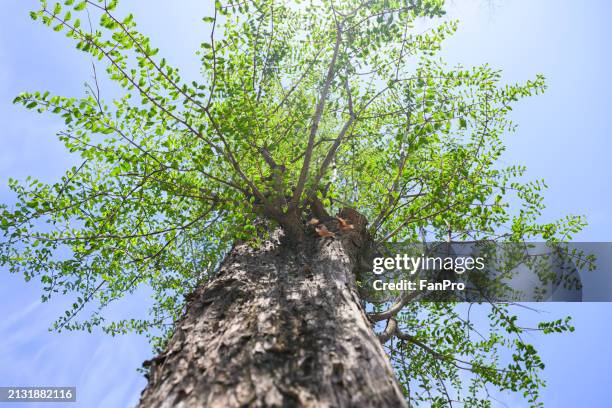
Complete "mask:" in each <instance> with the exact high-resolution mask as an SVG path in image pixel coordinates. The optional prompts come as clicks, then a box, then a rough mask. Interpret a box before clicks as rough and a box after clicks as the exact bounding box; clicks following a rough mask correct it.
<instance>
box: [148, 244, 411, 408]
mask: <svg viewBox="0 0 612 408" xmlns="http://www.w3.org/2000/svg"><path fill="white" fill-rule="evenodd" d="M354 235H356V234H354ZM359 246H360V244H359V240H358V239H355V237H351V236H350V234H344V235H339V237H338V238H337V239H329V238H328V239H322V238H316V239H315V238H312V239H311V240H309V241H308V242H307V243H306V244H304V245H302V246H301V247H300V249H296V248H295V247H293V248H292V247H291V246H285V245H281V244H280V243H279V242H278V241H275V240H271V241H270V242H267V243H265V245H263V246H261V247H259V248H257V249H254V248H252V247H250V246H249V245H248V244H241V245H238V246H236V247H235V248H234V249H233V250H232V252H231V253H230V254H229V255H228V257H227V258H226V260H225V261H224V263H223V265H222V267H221V268H220V270H219V273H218V275H217V276H216V277H215V278H214V279H213V280H211V281H210V282H209V283H207V284H206V285H203V286H202V287H201V288H199V289H198V290H197V291H196V292H195V293H194V295H193V297H192V298H191V300H190V302H189V304H188V307H187V312H186V314H185V316H184V317H183V319H182V320H181V321H180V322H179V323H178V324H177V329H176V332H175V334H174V336H173V337H172V339H171V341H170V342H169V345H168V348H167V350H166V351H165V352H164V353H163V354H162V355H160V356H158V357H157V358H156V359H154V361H153V362H152V363H151V369H150V374H149V384H148V386H147V388H146V389H145V390H144V391H143V393H142V396H141V401H140V407H179V408H180V407H402V406H405V402H404V398H403V396H402V393H401V390H400V388H399V385H398V383H397V381H396V380H395V377H394V375H393V373H392V369H391V366H390V364H389V362H388V360H387V357H386V355H385V353H384V351H383V349H382V347H381V345H380V343H379V341H378V339H377V338H376V336H375V335H374V333H373V332H372V330H371V328H370V323H369V322H368V320H367V318H366V316H365V313H364V310H363V309H362V307H361V306H360V303H359V299H358V297H357V293H356V291H355V283H354V275H353V268H354V265H355V262H356V255H357V254H358V251H359Z"/></svg>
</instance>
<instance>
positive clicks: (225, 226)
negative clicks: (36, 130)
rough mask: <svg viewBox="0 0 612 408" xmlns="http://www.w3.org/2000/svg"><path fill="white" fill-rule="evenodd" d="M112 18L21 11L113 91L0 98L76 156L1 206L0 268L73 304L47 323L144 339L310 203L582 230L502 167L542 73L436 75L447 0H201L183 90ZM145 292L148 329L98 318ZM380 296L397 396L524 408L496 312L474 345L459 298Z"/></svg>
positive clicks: (528, 375) (120, 19)
mask: <svg viewBox="0 0 612 408" xmlns="http://www.w3.org/2000/svg"><path fill="white" fill-rule="evenodd" d="M116 6H117V1H115V0H111V1H103V0H85V1H74V0H67V1H65V3H63V4H60V3H50V2H47V1H46V0H42V1H41V7H40V9H39V10H38V11H34V12H32V13H31V17H32V18H33V19H34V20H38V21H40V22H42V23H43V24H45V25H47V26H49V27H51V28H52V29H53V30H54V31H58V32H64V33H65V34H66V36H68V37H70V38H72V39H74V41H75V42H76V47H77V48H78V49H79V50H81V51H83V52H84V53H86V54H89V56H90V57H92V58H93V59H94V60H95V61H96V65H98V66H99V65H102V66H103V67H104V68H105V70H106V76H107V77H108V79H110V80H112V81H115V82H116V83H117V84H118V85H119V86H120V87H121V89H122V90H123V93H122V95H121V96H120V97H118V98H115V99H113V100H110V101H106V100H102V99H101V97H100V91H99V83H98V79H97V78H95V79H94V81H93V82H92V83H90V84H88V86H87V88H86V92H85V95H84V96H81V97H65V96H55V95H50V94H49V93H48V92H44V93H42V92H33V93H23V94H21V95H19V96H18V97H17V98H16V99H15V102H16V103H19V104H22V105H24V106H25V107H26V108H28V109H33V110H36V111H38V112H41V113H42V112H51V113H54V114H57V115H60V116H61V117H63V118H64V119H65V123H66V126H65V129H63V130H62V131H61V132H59V134H58V136H59V139H60V140H61V141H62V142H63V143H64V145H65V146H66V148H67V149H68V150H69V151H70V152H71V153H73V154H75V155H78V156H79V157H80V158H81V160H82V161H81V164H80V165H79V166H75V167H73V168H72V169H70V170H68V171H67V172H66V174H65V176H64V177H62V179H61V180H59V181H58V182H57V183H54V184H45V183H41V182H39V181H37V180H35V179H30V178H29V179H28V180H26V181H25V182H23V183H22V182H18V181H16V180H11V181H10V188H11V189H12V190H14V192H15V193H16V195H17V198H18V201H17V204H16V205H15V206H14V208H8V207H6V206H4V207H2V208H1V209H0V210H1V211H2V213H1V214H2V216H1V222H0V230H1V231H2V233H3V235H4V238H5V239H4V240H3V241H2V242H1V243H0V264H2V265H8V267H9V268H10V270H11V271H12V272H18V273H22V274H23V275H24V276H25V278H26V280H30V279H32V278H36V279H39V280H40V281H41V282H42V284H43V286H44V288H43V289H44V294H43V300H45V301H46V300H48V299H49V298H50V297H51V296H53V295H55V294H57V293H60V294H64V295H69V296H71V297H74V304H73V307H72V308H71V309H70V310H68V311H66V314H65V315H64V316H61V317H60V318H59V319H58V320H57V321H56V322H55V323H54V328H55V329H58V330H61V329H85V330H90V331H91V330H92V328H94V327H96V326H101V327H102V329H103V330H105V331H107V332H109V333H111V334H117V333H125V332H127V331H132V330H133V331H136V332H139V333H148V334H149V335H150V336H152V339H153V341H154V344H155V345H156V346H158V347H160V346H162V345H163V340H164V339H165V338H167V336H168V334H169V333H171V332H172V325H173V323H174V322H175V321H176V319H177V318H178V317H179V316H180V314H181V311H182V308H183V306H184V296H185V295H186V294H188V293H189V292H191V291H192V290H193V289H194V288H195V287H196V286H197V285H199V284H201V283H202V282H205V281H206V280H207V279H208V278H209V277H210V276H211V274H212V273H213V271H214V269H215V267H216V265H218V263H219V262H220V260H221V259H222V257H223V255H224V254H225V253H226V251H227V250H228V248H229V246H230V245H231V244H232V242H234V241H235V240H237V239H244V238H248V237H250V236H252V235H253V232H254V231H255V228H256V227H255V225H254V224H255V220H257V219H258V218H261V217H264V218H267V219H269V220H271V221H272V222H275V223H278V224H279V225H281V226H283V227H285V229H286V230H287V231H288V232H289V233H290V234H292V235H294V236H295V237H296V239H299V238H300V234H302V233H303V231H302V227H301V226H302V225H303V220H304V217H306V215H307V213H308V211H309V205H310V204H311V203H312V202H313V201H315V200H316V201H318V202H320V203H321V204H323V206H324V207H326V209H327V210H328V211H329V212H330V213H334V212H335V211H337V210H338V209H339V208H340V207H343V206H350V207H354V208H356V209H358V210H359V211H360V212H362V213H363V214H365V215H366V216H367V217H368V219H369V220H370V224H369V225H370V230H371V233H372V236H373V237H374V239H376V240H378V241H414V240H418V239H419V238H420V237H421V235H422V234H424V233H426V234H427V235H428V236H429V237H431V238H433V239H441V238H446V237H448V236H451V235H452V237H453V239H456V240H465V239H470V240H479V239H506V240H510V241H518V240H525V239H534V238H541V239H543V240H548V241H550V240H558V239H567V238H569V237H570V236H571V234H572V233H574V232H576V231H578V230H579V229H580V227H581V226H582V225H583V220H582V219H581V218H579V217H568V218H566V219H564V220H561V221H558V222H553V223H545V224H542V223H538V222H537V217H538V215H539V214H540V211H541V210H542V209H543V203H542V197H541V195H540V191H541V190H542V188H543V187H545V185H544V183H543V182H542V181H535V182H522V181H520V180H521V179H522V178H521V176H522V175H523V173H524V170H525V169H524V168H523V167H521V166H510V167H506V168H504V167H501V166H500V165H499V164H498V163H497V159H498V158H499V157H500V155H501V154H502V152H503V151H504V146H503V144H502V137H503V136H504V135H507V134H508V133H510V132H511V131H513V130H514V125H513V124H512V122H511V121H510V120H509V118H508V113H509V112H510V111H511V106H512V104H513V103H514V102H516V101H517V100H519V99H520V98H523V97H525V96H530V95H533V94H537V93H539V92H542V91H543V90H544V88H545V84H544V79H543V77H542V76H536V77H535V79H533V80H531V81H527V82H526V83H524V84H514V85H506V84H502V83H501V73H500V71H498V70H495V69H493V68H491V67H490V66H488V65H484V66H479V67H474V68H464V67H461V66H456V67H449V66H447V65H445V64H444V62H443V61H442V60H441V59H440V58H439V57H438V56H437V53H438V51H439V50H440V47H441V44H442V42H443V40H444V39H445V38H446V37H448V36H449V35H452V34H453V32H454V31H455V30H456V28H457V23H456V22H443V23H440V24H439V25H437V26H435V27H434V28H431V29H429V30H426V31H424V32H421V31H422V30H419V29H417V28H416V26H417V25H418V24H420V21H422V20H425V19H435V18H437V17H441V16H442V15H443V14H444V11H443V2H442V1H441V0H368V1H366V0H361V1H354V0H351V1H349V0H335V1H330V0H312V1H281V0H247V1H234V0H229V1H228V2H227V3H222V2H220V1H218V0H217V1H216V2H215V5H214V12H213V13H212V15H211V16H206V17H204V18H203V23H202V24H203V25H204V26H205V27H206V29H208V31H209V33H210V35H209V36H207V37H206V38H205V39H204V42H202V44H201V46H200V49H199V50H198V55H199V57H200V59H201V66H202V71H201V74H202V75H201V76H202V77H201V79H200V80H199V81H197V82H192V83H185V82H184V81H183V80H182V79H181V76H180V72H179V70H178V69H177V68H176V67H174V66H172V65H171V64H170V62H169V61H167V60H166V59H164V58H163V57H161V56H159V55H158V49H157V48H155V47H154V46H153V45H152V44H151V42H150V40H149V39H148V38H147V37H146V36H145V35H143V34H142V33H140V32H139V31H138V30H137V28H136V23H135V20H134V17H133V16H132V15H131V14H129V15H127V16H120V15H118V13H117V12H116V10H115V9H116ZM88 16H89V17H90V18H91V21H96V20H97V22H98V23H97V25H96V26H95V27H89V26H88V24H86V23H83V21H86V22H87V21H89V20H88ZM168 23H169V24H171V23H172V22H168ZM139 287H147V288H150V291H151V293H152V298H153V305H152V308H151V311H150V316H149V318H147V319H130V318H129V317H127V318H126V319H125V320H121V321H113V322H109V321H107V320H106V319H105V318H104V316H103V314H102V311H103V310H104V308H105V307H106V306H108V305H109V304H111V303H112V302H114V301H116V300H118V299H120V298H122V297H123V296H125V295H126V294H129V293H133V292H134V291H135V290H136V289H137V288H139ZM385 306H388V305H385V304H380V305H373V306H372V307H373V308H374V309H375V310H376V311H378V312H381V314H379V316H378V317H380V316H382V318H380V319H379V320H381V321H382V320H386V321H387V327H389V325H396V326H397V327H396V329H395V330H394V331H393V333H392V334H393V335H394V336H393V338H392V339H391V340H389V342H388V343H387V347H388V350H389V353H390V355H391V357H392V359H393V361H394V365H395V366H396V369H397V371H398V375H399V377H400V379H401V380H402V382H403V384H404V387H405V392H406V395H407V398H409V400H410V402H411V403H412V404H414V405H418V404H419V403H425V404H433V405H439V406H443V405H446V404H448V402H449V401H451V400H460V401H462V402H463V403H466V404H468V405H487V402H486V401H487V396H486V395H485V394H483V393H484V392H485V391H483V390H486V385H487V384H494V385H496V386H497V387H498V388H499V389H502V390H503V389H510V390H522V391H523V392H524V393H525V396H527V397H528V400H529V401H530V402H531V403H532V404H534V405H536V404H537V391H538V388H539V387H540V386H541V385H542V384H543V381H542V380H541V379H540V378H539V377H538V375H537V374H538V370H540V369H542V368H543V364H542V362H541V361H540V359H539V357H538V356H537V353H536V352H535V350H534V349H533V347H532V346H530V345H528V344H526V343H524V342H523V341H522V339H521V336H520V335H521V333H522V332H523V331H524V329H523V328H521V327H519V326H518V324H517V323H516V317H515V316H512V315H511V314H510V312H509V308H510V306H507V305H506V306H504V305H488V306H487V305H483V306H482V307H483V308H484V307H488V308H489V319H488V320H489V321H490V325H489V328H488V329H486V330H485V331H483V332H480V337H479V338H478V339H477V340H475V339H474V338H473V337H470V333H472V336H473V332H474V330H476V329H475V327H474V323H473V322H471V321H470V320H469V312H468V318H467V319H466V318H464V317H462V314H461V313H460V312H461V306H455V305H452V304H419V303H407V304H401V305H400V306H402V307H401V308H400V310H401V311H400V312H399V313H398V312H397V311H395V312H394V313H386V314H385V313H384V312H382V311H383V309H384V307H385ZM84 311H86V312H87V313H88V314H89V316H85V319H83V320H78V318H80V317H81V315H82V314H83V312H84ZM464 311H465V310H464ZM77 316H78V318H77ZM377 327H378V326H377ZM570 328H571V327H570V326H569V325H568V323H567V321H556V322H551V323H543V325H542V326H540V327H539V330H541V331H545V332H552V331H563V330H567V329H570ZM408 333H410V334H408ZM500 350H506V351H500ZM504 356H505V357H508V356H510V357H509V361H504ZM466 376H467V377H466ZM465 384H469V385H467V386H466V385H465ZM449 390H450V391H449ZM462 390H463V391H462Z"/></svg>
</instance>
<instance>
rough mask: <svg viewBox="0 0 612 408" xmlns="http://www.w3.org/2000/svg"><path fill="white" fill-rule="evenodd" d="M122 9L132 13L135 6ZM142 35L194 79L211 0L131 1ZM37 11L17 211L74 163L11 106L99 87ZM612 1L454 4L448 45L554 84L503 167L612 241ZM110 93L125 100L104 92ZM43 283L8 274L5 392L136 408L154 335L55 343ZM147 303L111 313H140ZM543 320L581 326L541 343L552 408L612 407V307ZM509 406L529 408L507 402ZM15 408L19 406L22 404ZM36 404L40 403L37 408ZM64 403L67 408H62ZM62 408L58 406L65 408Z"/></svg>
mask: <svg viewBox="0 0 612 408" xmlns="http://www.w3.org/2000/svg"><path fill="white" fill-rule="evenodd" d="M123 3H125V4H123V5H122V7H123V9H122V10H125V9H127V7H128V6H127V3H128V2H127V1H124V2H123ZM129 3H130V5H129V8H130V11H134V12H135V14H136V16H137V20H138V21H139V26H140V28H141V30H142V31H144V32H145V33H147V34H148V35H150V36H151V37H152V40H153V43H154V44H155V45H156V46H158V47H160V49H161V54H163V55H164V56H166V57H167V58H168V60H169V61H172V62H173V64H174V65H177V66H180V67H181V70H182V72H183V75H184V77H185V78H186V79H189V78H196V77H197V75H198V65H197V61H198V60H197V57H196V56H195V54H194V51H195V50H196V48H197V46H198V44H199V41H200V40H201V39H203V38H204V36H205V35H206V34H207V33H206V32H205V27H204V26H203V24H201V23H200V19H201V17H202V16H204V15H205V14H207V13H206V9H207V5H206V4H208V3H209V2H202V1H195V0H188V1H186V0H185V1H175V2H169V1H161V0H147V1H145V0H132V1H130V2H129ZM36 4H37V2H36V1H32V0H19V1H17V0H8V1H4V2H3V10H2V14H3V15H4V18H3V24H2V25H1V26H0V129H1V130H0V202H10V201H11V200H12V199H13V198H12V196H11V195H10V193H9V191H8V189H7V187H6V181H7V179H8V177H15V178H24V177H25V176H26V175H33V176H36V177H38V178H40V179H42V180H47V181H53V180H56V179H57V178H59V177H60V176H61V175H62V174H63V171H64V170H65V169H66V168H67V167H68V166H71V165H73V164H74V163H75V158H74V157H71V156H69V155H68V154H67V153H66V152H65V151H64V150H63V147H62V146H61V145H60V144H59V143H58V142H57V140H56V138H55V136H54V135H55V133H56V132H57V131H58V130H60V129H61V128H62V123H61V121H60V120H58V118H56V117H53V116H51V115H42V116H41V115H38V114H34V113H32V112H27V111H25V110H23V109H21V108H19V107H16V106H13V105H12V104H11V101H12V99H13V98H14V96H15V95H17V94H18V93H19V92H22V91H25V90H41V91H42V90H49V91H50V92H51V93H58V94H63V95H74V96H79V95H82V92H83V82H84V81H86V80H89V79H90V77H91V66H90V60H89V59H88V58H87V57H86V56H85V55H84V54H82V53H80V52H78V51H76V50H75V49H74V47H73V44H72V42H71V41H70V40H68V39H66V38H64V37H63V36H62V35H58V34H54V33H53V32H52V31H51V30H49V29H46V28H44V27H41V26H40V25H39V24H37V23H34V22H32V21H31V20H30V19H29V17H28V16H27V13H28V11H29V10H31V9H33V8H35V7H36ZM611 11H612V3H610V2H608V1H605V0H591V1H586V2H576V1H569V0H564V1H558V0H557V1H554V0H538V1H528V0H507V1H502V0H494V1H485V0H452V1H449V17H452V18H459V19H460V20H461V24H460V28H459V32H458V33H457V35H456V36H455V37H454V38H451V39H450V40H448V41H447V43H446V48H445V51H444V56H445V57H446V58H447V60H449V61H451V62H454V63H455V62H456V63H459V62H461V63H463V64H464V65H467V66H469V65H474V64H479V63H483V62H488V63H490V64H491V65H492V66H493V67H496V68H502V69H503V70H504V78H505V79H506V80H507V81H509V82H512V81H525V80H527V79H530V78H533V77H534V75H535V74H536V73H543V74H544V75H545V76H546V77H547V82H548V85H549V89H548V91H547V92H546V93H545V94H544V95H541V96H538V97H535V98H531V99H528V100H523V101H521V102H520V103H519V104H518V105H517V106H516V109H515V111H514V114H513V119H514V120H515V121H516V122H517V123H518V124H519V128H518V132H517V133H515V134H513V135H510V136H509V137H508V139H507V140H506V143H507V145H508V152H507V154H506V156H505V157H504V159H503V160H504V163H506V164H510V163H513V164H514V163H520V164H525V165H526V166H527V167H528V169H529V173H528V174H529V175H530V176H532V177H534V178H541V177H542V178H544V179H546V181H547V184H548V185H549V190H548V191H547V194H546V198H547V201H546V202H547V204H548V208H547V209H546V211H545V213H544V216H543V217H544V219H546V220H549V219H553V218H557V217H560V216H563V215H565V214H568V213H573V214H584V215H586V216H587V218H588V221H589V223H590V225H589V227H588V228H587V229H586V230H585V231H583V232H582V233H581V234H580V235H579V236H578V237H576V238H577V239H578V240H582V241H606V242H609V241H612V218H611V217H610V216H609V206H610V204H609V203H610V202H611V201H612V187H611V183H610V175H612V160H610V159H609V155H610V152H611V151H612V139H611V138H610V137H609V131H608V126H609V118H610V109H611V108H612V80H611V79H610V76H609V73H610V72H612V66H611V65H612V64H611V58H612V57H611V55H612V52H611V51H612V50H611V49H610V48H611V45H610V43H609V38H612V25H610V24H609V21H608V20H609V16H610V15H611V13H610V12H611ZM105 91H106V92H107V95H110V94H112V92H113V89H112V88H109V89H108V90H105ZM39 294H40V292H39V288H38V286H37V284H36V283H29V284H25V283H24V282H23V279H22V278H21V277H19V276H14V275H10V274H8V273H7V271H5V270H0V312H1V313H2V314H1V315H2V316H3V319H2V320H0V385H76V386H77V388H78V391H77V395H78V396H77V399H78V402H77V403H76V404H69V405H67V406H70V407H128V406H133V405H134V404H135V402H136V401H137V399H138V395H139V393H140V390H141V389H142V387H143V386H144V384H145V381H144V378H143V377H142V376H141V375H140V374H138V373H137V372H136V368H137V367H139V366H140V364H141V362H142V361H143V360H144V359H146V358H149V357H150V349H149V346H148V344H147V343H146V341H145V340H144V339H143V338H140V337H137V336H122V337H116V338H111V337H107V336H104V335H102V334H87V333H63V334H56V333H48V332H47V327H48V325H49V323H50V322H52V321H53V320H54V318H55V317H56V316H57V315H58V314H59V313H62V311H63V304H62V302H61V301H56V302H51V303H50V304H45V305H40V303H39V301H38V296H39ZM144 304H146V299H144V298H143V297H142V296H141V297H138V296H137V297H135V298H133V299H130V300H129V301H127V302H125V303H124V304H122V305H121V306H120V307H117V308H115V309H114V310H112V311H111V312H112V313H121V312H123V311H124V310H125V309H126V308H129V309H130V310H135V311H137V310H141V309H142V308H143V305H144ZM538 307H539V308H540V309H542V310H543V312H542V313H541V314H540V315H533V314H531V315H530V314H529V313H527V315H526V318H527V319H531V320H535V319H537V318H544V319H546V318H556V317H560V316H563V315H566V314H570V315H572V316H573V317H574V322H575V326H576V328H577V331H576V332H575V333H573V334H570V335H563V336H552V337H550V336H546V337H539V336H534V337H533V338H532V341H533V343H534V344H535V345H536V346H538V349H539V350H540V352H541V354H542V356H543V359H544V361H545V362H546V364H547V367H546V370H545V373H544V374H545V377H546V379H547V381H548V387H547V388H546V389H545V391H544V393H543V395H544V397H543V400H544V402H545V403H546V405H547V406H553V407H573V406H590V407H608V406H612V395H610V392H609V378H610V377H611V374H612V372H611V371H612V369H611V367H612V349H611V348H610V347H609V343H610V342H609V338H610V336H611V334H612V330H611V329H610V328H609V323H608V322H609V316H610V314H611V313H612V304H608V303H591V304H541V305H538ZM500 399H501V400H502V401H504V402H505V403H506V404H507V406H510V407H518V406H521V404H520V403H519V400H516V399H515V398H514V397H513V396H503V395H502V396H500ZM19 405H20V404H15V406H19ZM11 406H12V405H11ZM28 406H29V407H31V406H34V405H32V404H30V405H28ZM54 406H56V405H54ZM57 406H59V404H58V405H57Z"/></svg>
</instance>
